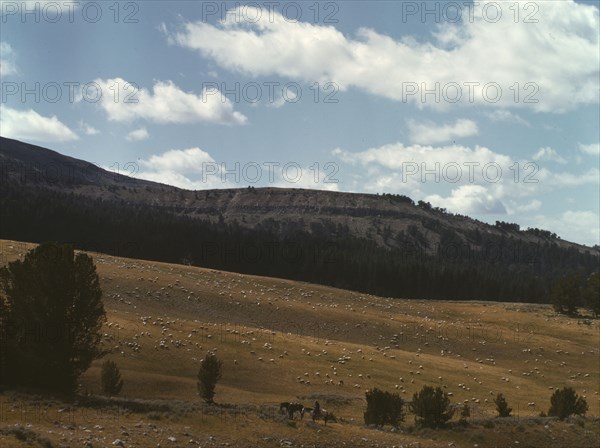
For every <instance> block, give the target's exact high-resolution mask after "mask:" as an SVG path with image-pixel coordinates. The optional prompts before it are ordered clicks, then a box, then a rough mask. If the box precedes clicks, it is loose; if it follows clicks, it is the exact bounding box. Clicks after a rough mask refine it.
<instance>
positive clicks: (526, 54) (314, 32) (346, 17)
mask: <svg viewBox="0 0 600 448" xmlns="http://www.w3.org/2000/svg"><path fill="white" fill-rule="evenodd" d="M0 5H1V11H2V16H1V20H2V27H1V35H0V41H1V44H0V50H1V70H0V72H1V75H2V89H1V90H2V103H1V107H2V109H1V114H0V134H2V135H3V136H6V137H11V138H17V139H20V140H24V141H27V142H31V143H35V144H39V145H41V146H46V147H49V148H52V149H54V150H57V151H59V152H61V153H63V154H67V155H70V156H74V157H78V158H82V159H85V160H89V161H91V162H94V163H96V164H98V165H99V166H102V167H105V168H108V169H112V170H118V171H119V172H122V173H124V174H128V173H129V174H133V175H135V176H136V177H142V178H147V179H151V180H156V181H161V182H165V183H169V184H173V185H177V186H180V187H183V188H189V189H206V188H229V187H233V186H241V187H245V186H247V185H254V186H256V187H262V186H278V187H302V188H319V189H329V190H338V191H351V192H368V193H377V192H379V193H384V192H385V193H399V194H406V195H408V196H410V197H412V198H413V199H414V200H426V201H430V202H431V203H432V204H433V205H435V206H439V207H444V208H447V209H448V210H449V211H451V212H456V213H461V214H466V215H469V216H472V217H474V218H477V219H480V220H483V221H487V222H494V221H495V220H502V221H509V222H517V223H519V224H520V225H521V226H522V227H540V228H544V229H548V230H551V231H553V232H556V233H557V234H558V235H559V236H561V237H563V238H565V239H568V240H572V241H576V242H580V243H584V244H598V243H600V230H599V227H600V217H599V207H600V205H599V203H600V198H599V183H600V174H599V173H600V171H599V168H600V166H599V164H600V149H599V146H600V145H599V141H600V136H599V133H600V130H599V127H600V124H599V123H600V113H599V96H600V82H599V77H600V59H599V58H600V56H599V54H600V38H599V29H600V24H599V12H598V3H597V2H573V1H560V2H549V1H548V2H528V1H523V2H518V1H509V2H487V1H480V2H476V3H475V4H473V3H469V2H466V1H465V2H462V1H460V2H446V1H444V2H412V1H408V2H381V1H369V2H366V1H365V2H360V1H346V2H320V3H315V2H276V1H274V2H269V1H266V2H251V3H244V2H228V3H225V2H191V1H188V2H178V1H169V2H163V1H150V2H126V1H124V2H119V3H115V2H66V1H58V2H49V1H38V2H35V1H31V2H30V1H27V2H14V1H4V0H2V1H0Z"/></svg>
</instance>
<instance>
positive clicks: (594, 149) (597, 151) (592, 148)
mask: <svg viewBox="0 0 600 448" xmlns="http://www.w3.org/2000/svg"><path fill="white" fill-rule="evenodd" d="M579 150H580V151H581V152H584V153H586V154H589V155H592V156H598V155H600V143H591V144H589V145H584V144H581V143H580V144H579Z"/></svg>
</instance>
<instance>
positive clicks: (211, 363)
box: [198, 353, 223, 403]
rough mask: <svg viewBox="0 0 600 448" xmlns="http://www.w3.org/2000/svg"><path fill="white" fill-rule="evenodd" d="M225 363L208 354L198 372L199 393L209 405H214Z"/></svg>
mask: <svg viewBox="0 0 600 448" xmlns="http://www.w3.org/2000/svg"><path fill="white" fill-rule="evenodd" d="M222 366H223V362H222V361H221V360H220V359H219V358H217V357H216V356H215V355H214V354H212V353H209V354H207V355H206V356H205V357H204V359H203V360H202V365H201V366H200V370H199V371H198V393H199V394H200V396H201V397H202V398H204V400H205V401H206V402H207V403H213V398H214V396H215V387H216V385H217V382H218V381H219V380H220V379H221V375H222V372H221V368H222Z"/></svg>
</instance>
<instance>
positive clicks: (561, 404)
mask: <svg viewBox="0 0 600 448" xmlns="http://www.w3.org/2000/svg"><path fill="white" fill-rule="evenodd" d="M587 410H588V404H587V401H586V400H585V398H583V397H580V396H579V395H577V394H576V393H575V390H574V389H573V388H572V387H563V388H562V389H561V390H555V391H554V393H553V394H552V397H550V409H549V410H548V415H550V416H555V417H558V418H559V419H560V420H564V419H565V418H567V417H568V416H569V415H571V414H577V415H585V413H586V412H587Z"/></svg>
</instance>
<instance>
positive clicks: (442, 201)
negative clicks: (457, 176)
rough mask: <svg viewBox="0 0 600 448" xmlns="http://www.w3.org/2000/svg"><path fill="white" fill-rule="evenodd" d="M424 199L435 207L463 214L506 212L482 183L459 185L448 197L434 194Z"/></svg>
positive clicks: (500, 213) (498, 200) (499, 213)
mask: <svg viewBox="0 0 600 448" xmlns="http://www.w3.org/2000/svg"><path fill="white" fill-rule="evenodd" d="M425 200H426V201H428V202H431V204H433V205H434V206H436V207H443V208H447V209H448V210H451V211H453V212H455V213H461V214H464V215H471V214H495V215H502V214H505V213H506V208H505V207H504V204H503V203H502V202H501V201H500V199H498V198H497V197H494V194H493V193H492V192H491V191H490V190H489V189H487V188H485V187H484V186H482V185H461V186H460V187H458V188H455V189H453V190H452V194H451V195H450V196H448V197H442V196H440V195H437V194H434V195H430V196H427V197H425Z"/></svg>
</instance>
